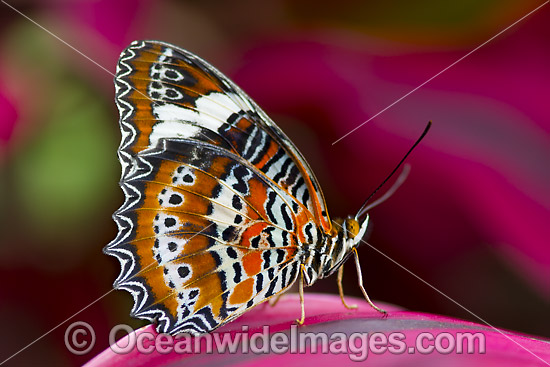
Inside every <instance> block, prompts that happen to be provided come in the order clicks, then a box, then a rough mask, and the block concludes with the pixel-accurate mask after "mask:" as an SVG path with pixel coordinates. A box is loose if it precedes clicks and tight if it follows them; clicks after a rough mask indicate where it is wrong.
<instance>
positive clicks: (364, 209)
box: [355, 121, 432, 219]
mask: <svg viewBox="0 0 550 367" xmlns="http://www.w3.org/2000/svg"><path fill="white" fill-rule="evenodd" d="M430 127H432V122H431V121H428V124H427V125H426V127H425V128H424V131H423V132H422V135H420V137H419V138H418V139H417V140H416V142H415V143H414V144H413V146H412V147H411V148H410V149H409V151H408V152H407V154H405V156H404V157H403V158H402V159H401V160H400V161H399V163H398V164H397V166H395V168H394V169H393V171H391V173H390V174H389V175H388V177H386V179H385V180H384V181H382V183H381V184H380V185H379V186H378V187H377V188H376V189H375V190H374V191H373V192H372V194H370V196H369V197H368V198H367V200H365V202H364V203H363V205H361V209H359V211H358V212H357V215H356V216H355V218H356V219H358V218H360V217H361V216H363V215H364V214H365V213H366V212H368V211H369V210H370V209H372V208H374V207H375V206H376V205H378V204H380V203H382V202H383V201H385V200H386V199H388V198H389V197H390V196H391V195H392V194H393V193H394V192H395V191H396V190H397V188H398V187H399V186H401V184H402V183H403V182H404V181H405V179H406V178H407V175H408V173H409V171H410V166H408V165H407V166H405V168H404V169H403V173H401V175H399V178H398V179H397V181H396V183H395V184H394V185H393V186H392V187H391V188H390V190H388V192H387V193H386V194H385V195H384V196H382V197H381V198H380V199H378V200H376V201H375V202H374V203H372V204H371V205H368V206H367V204H368V203H369V201H370V199H372V197H373V196H374V195H375V194H376V193H377V192H378V190H380V188H381V187H382V186H384V185H385V184H386V182H388V180H389V179H390V178H391V177H392V176H393V175H394V174H395V172H397V170H398V169H399V167H401V165H402V164H403V162H405V160H406V159H407V157H408V156H409V154H411V152H412V151H413V150H414V148H416V146H417V145H418V144H420V142H421V141H422V139H424V137H425V136H426V134H427V133H428V131H429V130H430Z"/></svg>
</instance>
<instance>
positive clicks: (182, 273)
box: [178, 266, 189, 279]
mask: <svg viewBox="0 0 550 367" xmlns="http://www.w3.org/2000/svg"><path fill="white" fill-rule="evenodd" d="M178 275H179V276H180V278H182V279H184V278H186V277H187V276H188V275H189V268H188V267H187V266H180V267H179V268H178Z"/></svg>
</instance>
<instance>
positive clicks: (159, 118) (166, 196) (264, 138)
mask: <svg viewBox="0 0 550 367" xmlns="http://www.w3.org/2000/svg"><path fill="white" fill-rule="evenodd" d="M115 88H116V104H117V107H118V109H119V112H120V129H121V132H122V142H121V144H120V147H119V150H118V156H119V160H120V163H121V165H122V176H121V180H120V186H121V188H122V190H123V192H124V194H125V201H124V204H123V205H122V206H121V207H120V208H119V209H118V210H117V211H116V212H115V214H114V215H113V218H114V220H115V222H116V223H117V226H118V235H117V237H116V238H115V239H114V240H113V241H112V242H111V243H110V244H109V245H107V246H106V247H105V249H104V252H105V253H106V254H109V255H113V256H115V257H117V258H118V260H119V261H120V263H121V267H122V270H121V273H120V275H119V276H118V278H117V280H116V281H115V284H114V287H115V288H117V289H125V290H127V291H129V292H130V293H131V294H132V296H133V298H134V306H133V309H132V312H131V315H132V316H134V317H138V318H142V319H147V320H151V321H156V322H157V330H158V331H159V332H166V333H171V334H176V333H180V332H187V333H191V334H195V335H198V334H202V333H207V332H210V331H212V330H214V329H216V328H217V327H219V326H221V325H224V324H225V323H227V322H229V321H231V320H233V319H235V318H236V317H238V316H239V315H241V314H242V313H243V312H245V311H247V310H248V309H250V308H252V307H254V306H256V305H258V304H260V303H262V302H265V301H266V300H268V299H270V298H272V297H274V296H276V295H280V294H281V293H282V292H285V291H286V290H288V288H289V287H290V286H291V285H292V284H293V283H294V282H295V281H296V280H297V279H299V285H300V288H299V290H300V296H301V300H302V302H301V306H302V318H301V319H300V320H298V322H299V323H303V320H304V305H303V303H304V302H303V286H304V285H305V286H309V285H311V284H313V283H314V282H315V281H316V280H317V279H320V278H324V277H327V276H329V275H331V274H333V273H334V272H335V271H336V270H338V283H339V289H340V295H341V297H342V301H344V299H343V292H342V270H343V266H342V265H343V263H344V261H345V260H346V259H347V258H348V257H349V256H350V255H351V254H352V253H353V254H354V255H355V260H356V265H357V269H358V272H359V275H360V271H359V269H360V268H359V263H358V257H357V251H356V250H355V248H356V247H357V246H358V245H359V243H360V241H361V239H362V237H363V235H364V234H365V232H366V230H367V226H368V223H369V217H368V214H367V213H366V212H367V209H368V208H366V207H365V205H364V206H363V208H362V209H361V210H360V211H359V212H358V214H357V215H355V216H353V217H348V218H346V219H335V220H331V219H330V218H329V215H328V212H327V209H326V205H325V200H324V198H323V193H322V192H321V189H320V187H319V183H318V182H317V179H316V178H315V175H314V174H313V172H312V170H311V168H310V167H309V165H308V163H307V162H306V160H305V159H304V157H303V156H302V154H301V153H300V152H299V151H298V149H297V148H296V147H295V146H294V144H293V143H292V142H291V141H290V140H289V139H288V137H287V136H286V135H285V134H284V133H283V132H282V130H281V129H280V128H279V127H278V126H277V125H276V124H275V123H274V122H273V121H272V120H271V119H270V118H269V117H268V116H267V115H266V114H265V113H264V111H262V110H261V109H260V108H259V107H258V106H257V105H256V103H254V101H252V100H251V99H250V97H248V96H247V95H246V94H245V93H244V92H243V91H242V90H241V89H240V88H239V87H238V86H236V85H235V84H234V83H233V82H232V81H231V80H229V79H228V78H227V77H225V76H224V75H223V74H222V73H220V72H219V71H218V70H217V69H216V68H214V67H212V66H211V65H210V64H208V63H207V62H205V61H204V60H202V59H201V58H199V57H197V56H195V55H193V54H192V53H190V52H188V51H185V50H182V49H180V48H178V47H175V46H173V45H170V44H167V43H162V42H157V41H136V42H133V43H132V44H131V45H130V46H129V47H128V48H127V49H125V50H124V51H123V52H122V54H121V56H120V59H119V62H118V65H117V72H116V77H115ZM411 150H412V148H411ZM409 152H410V151H409ZM396 169H397V168H396ZM394 171H395V170H394ZM370 207H372V204H371V206H370ZM370 207H369V208H370ZM360 286H361V289H362V291H363V294H364V295H365V298H366V299H367V301H368V302H369V304H370V305H371V306H372V307H374V308H375V309H377V310H379V311H380V312H384V311H383V310H381V309H379V308H378V307H376V306H375V305H374V304H372V302H371V301H370V300H369V298H368V296H367V294H366V292H365V291H364V288H363V286H362V283H361V282H360ZM344 305H346V304H345V302H344ZM346 307H349V306H347V305H346Z"/></svg>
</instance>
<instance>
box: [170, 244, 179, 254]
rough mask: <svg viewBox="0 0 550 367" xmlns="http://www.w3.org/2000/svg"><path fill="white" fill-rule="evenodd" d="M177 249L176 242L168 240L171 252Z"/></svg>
mask: <svg viewBox="0 0 550 367" xmlns="http://www.w3.org/2000/svg"><path fill="white" fill-rule="evenodd" d="M177 249H178V244H177V243H175V242H169V243H168V250H170V251H171V252H175V251H176V250H177Z"/></svg>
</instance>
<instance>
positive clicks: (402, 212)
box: [0, 0, 550, 365]
mask: <svg viewBox="0 0 550 367" xmlns="http://www.w3.org/2000/svg"><path fill="white" fill-rule="evenodd" d="M8 3H9V4H11V5H13V6H14V7H16V8H17V9H18V10H20V11H21V12H23V13H24V14H26V15H27V16H29V17H30V18H32V19H33V20H35V21H37V22H38V23H39V24H41V25H42V26H44V27H46V28H48V29H49V30H51V31H52V32H54V33H55V34H57V35H58V36H59V37H60V38H62V39H63V40H65V41H67V42H68V43H70V44H71V45H73V46H75V47H76V48H77V49H78V50H80V51H81V52H83V53H84V54H86V55H88V56H89V57H90V58H91V59H93V60H94V61H95V62H97V63H98V64H100V65H101V66H103V67H104V68H106V69H107V70H108V71H109V72H111V73H114V71H115V65H116V62H117V59H118V56H119V54H120V52H121V51H122V49H123V48H125V47H126V46H127V45H128V44H129V43H130V42H131V41H133V40H136V39H158V40H162V41H166V42H170V43H173V44H175V45H178V46H180V47H182V48H186V49H188V50H190V51H192V52H194V53H196V54H197V55H199V56H201V57H203V58H205V59H206V60H207V61H209V62H210V63H212V64H213V65H215V66H216V67H218V68H219V69H220V70H221V71H222V72H224V73H225V74H226V75H228V76H229V77H230V78H232V79H233V80H234V81H235V82H236V83H237V84H239V85H240V86H241V87H242V88H243V89H244V90H245V91H246V92H247V93H248V94H250V95H251V97H253V98H254V99H255V100H256V101H257V102H258V103H259V104H260V106H262V107H263V108H264V109H265V110H266V112H267V113H268V114H269V115H270V116H271V117H272V118H273V119H274V120H275V121H276V122H277V123H278V124H279V125H280V126H281V127H282V128H283V130H284V131H285V132H286V133H287V134H288V135H289V136H290V137H291V138H292V139H293V141H294V142H295V143H296V145H297V146H298V147H299V149H300V150H301V151H302V153H304V155H305V156H306V158H307V159H308V161H309V162H310V164H311V165H312V167H313V169H314V171H315V173H316V175H317V177H318V179H319V180H320V182H321V186H322V188H323V191H324V193H325V197H326V199H327V202H328V207H329V210H330V214H331V215H332V216H333V217H336V216H346V215H348V214H354V213H355V212H356V211H357V210H358V208H359V206H360V205H361V203H362V202H363V201H364V199H365V198H366V197H367V196H368V195H369V194H370V193H371V192H372V190H373V189H374V188H375V187H376V186H378V184H379V183H380V182H381V181H382V180H383V179H384V177H385V176H386V175H387V174H388V173H389V172H390V171H391V169H392V168H393V167H394V165H395V164H396V163H397V162H398V161H399V160H400V159H401V157H402V156H403V154H404V153H405V152H406V151H407V150H408V148H409V147H410V146H411V144H412V143H413V142H414V140H415V139H416V138H417V137H418V135H419V134H420V132H421V131H422V129H423V128H424V126H425V124H426V123H427V121H428V120H432V121H433V122H434V126H433V128H432V130H431V131H430V133H429V135H428V136H427V137H426V139H425V140H424V141H423V142H422V144H421V145H420V146H419V147H418V148H417V149H416V150H415V152H414V153H413V154H412V156H411V157H410V158H409V160H408V162H409V163H410V164H411V165H412V172H411V174H410V176H409V179H408V180H407V181H406V183H405V184H404V185H403V186H402V188H401V189H400V190H399V191H398V192H397V193H396V194H395V195H394V196H393V197H392V198H391V199H390V200H388V201H387V202H386V203H384V204H383V205H381V206H379V207H377V208H375V209H374V210H372V212H371V218H372V222H373V227H372V235H371V237H370V238H369V239H368V241H369V243H370V244H372V245H373V246H374V247H376V248H377V249H379V250H380V251H382V252H383V253H385V254H387V255H388V256H389V257H391V258H392V259H393V260H395V261H396V262H398V263H399V264H401V265H402V266H404V267H405V268H407V269H409V270H410V271H412V272H413V273H414V274H417V275H418V276H420V277H421V278H422V279H424V280H426V281H427V282H428V283H430V284H431V285H433V286H434V287H436V288H437V289H439V290H441V291H442V292H444V293H445V294H447V295H448V296H449V297H451V298H453V299H454V300H456V301H457V302H459V303H460V304H462V305H463V306H464V307H466V308H468V309H469V310H471V311H472V312H473V313H475V314H477V315H478V316H480V317H481V318H483V319H484V320H486V321H488V322H489V323H491V324H492V325H494V326H497V327H503V328H508V329H513V330H517V331H519V332H524V333H530V334H535V335H540V336H546V337H549V336H550V318H549V317H548V309H549V306H550V251H549V246H550V243H549V242H550V192H549V189H548V188H549V187H550V166H549V159H550V109H549V108H548V97H549V96H550V72H549V69H548V65H550V48H549V47H548V45H549V44H550V32H548V24H549V22H550V7H549V6H550V5H547V6H545V7H543V8H542V9H541V10H540V11H538V12H536V13H534V14H532V15H531V16H529V17H528V18H526V19H525V20H524V21H522V22H521V23H519V24H517V25H516V26H514V27H513V28H511V29H510V30H508V31H507V32H505V33H504V34H502V35H501V36H499V37H498V38H496V39H495V40H493V41H492V42H490V43H488V44H487V45H485V46H484V47H482V48H481V49H479V50H478V51H476V52H475V53H473V54H472V55H470V56H469V57H467V58H466V59H464V60H462V61H461V62H459V63H458V64H456V65H455V66H454V67H452V68H451V69H449V70H447V71H446V72H444V73H443V74H441V75H439V76H438V77H437V78H435V79H434V80H433V81H431V82H430V83H428V84H427V85H425V86H424V87H422V88H421V89H419V90H418V91H416V92H415V93H413V94H412V95H410V96H409V97H408V98H406V99H404V100H403V101H401V102H400V103H398V104H396V105H395V106H393V107H392V108H390V109H389V110H387V111H386V112H384V113H382V114H381V115H380V116H378V117H376V118H375V119H373V120H372V121H371V122H369V123H368V124H366V125H365V126H363V127H361V128H360V129H359V130H357V131H356V132H354V133H353V134H351V135H349V136H348V137H346V138H345V139H343V140H341V141H340V142H338V143H337V144H334V145H332V143H333V142H334V141H336V140H337V139H339V138H340V137H342V136H343V135H345V134H346V133H347V132H349V131H350V130H352V129H353V128H355V127H356V126H358V125H359V124H361V123H362V122H363V121H365V120H367V119H369V118H370V117H371V116H373V115H375V114H376V113H378V112H379V111H380V110H382V109H384V108H385V107H386V106H388V105H389V104H391V103H393V102H394V101H395V100H396V99H398V98H400V97H402V96H403V95H405V94H406V93H408V92H409V91H411V90H412V89H414V88H415V87H417V86H418V85H420V84H421V83H423V82H425V81H426V80H427V79H429V78H431V77H432V76H434V75H435V74H437V73H438V72H440V71H441V70H443V69H444V68H446V67H447V66H449V65H450V64H452V63H453V62H455V61H456V60H458V59H459V58H461V57H462V56H464V55H466V54H467V53H468V52H470V51H471V50H473V49H474V48H476V47H477V46H478V45H480V44H482V43H483V42H485V41H486V40H488V39H489V38H491V37H492V36H494V35H495V34H496V33H498V32H500V31H501V30H503V29H504V28H506V27H507V26H509V25H510V24H512V23H514V22H515V21H516V20H518V19H519V18H521V17H522V16H524V15H525V14H527V13H528V12H530V11H531V10H533V9H534V8H536V7H537V6H538V5H540V4H542V3H543V2H542V1H522V2H518V1H496V0H483V1H476V2H474V1H468V2H459V1H456V2H452V3H445V4H444V5H443V3H441V2H439V1H435V0H421V1H416V2H414V3H412V2H408V1H404V0H401V1H394V2H391V3H388V4H387V5H385V4H380V3H379V2H376V1H358V0H355V1H353V0H346V1H340V2H339V3H338V4H337V6H336V7H335V6H334V5H335V4H334V3H332V2H326V1H315V2H314V1H289V0H287V1H282V0H279V1H276V0H269V1H263V2H254V1H246V2H239V4H236V3H234V2H232V3H223V4H221V3H218V2H216V3H213V2H204V3H199V2H193V1H182V2H178V1H158V2H154V1H145V0H142V1H138V0H124V1H117V2H112V1H89V0H81V1H53V0H52V1H40V2H39V1H15V0H14V1H11V2H10V1H8ZM413 4H414V5H413ZM0 8H1V9H2V11H1V13H0V20H1V21H0V30H1V33H0V55H1V56H0V236H1V237H0V276H1V278H2V281H1V282H0V325H2V329H3V330H9V331H10V332H11V333H10V336H9V337H3V338H2V340H3V342H2V343H1V345H0V361H2V360H4V359H6V358H8V357H9V356H11V355H12V354H13V353H15V352H17V351H18V350H20V349H21V348H23V347H24V346H25V345H27V344H28V343H30V342H32V341H34V340H35V339H36V338H38V337H39V336H41V335H42V334H43V333H45V332H47V331H49V330H50V329H52V328H53V327H55V326H56V325H58V324H59V323H60V322H62V321H64V320H65V319H67V318H68V317H69V316H71V315H72V314H74V313H75V312H77V311H79V310H80V309H82V308H83V307H85V306H86V305H88V304H89V303H90V302H92V301H94V300H96V299H97V298H98V297H100V296H102V295H104V294H105V293H107V292H108V291H109V290H110V289H111V286H112V282H113V280H114V279H115V277H116V275H117V274H118V272H119V269H118V262H117V260H116V259H115V258H111V257H108V256H105V255H103V254H102V252H101V249H102V248H103V246H104V245H106V244H107V243H108V242H109V241H110V240H111V239H113V238H114V236H115V234H116V226H115V224H114V222H113V221H112V220H111V214H112V213H113V211H114V210H116V209H117V208H118V207H119V206H120V204H121V203H122V200H123V198H122V192H121V190H120V189H119V187H118V185H117V181H118V179H119V175H120V166H119V163H118V161H117V158H116V148H117V146H118V142H119V139H120V133H119V130H118V123H117V121H118V112H117V111H116V108H115V105H114V87H113V83H112V80H113V75H110V74H109V73H108V72H107V71H105V70H102V69H101V68H100V67H98V66H97V65H95V64H94V63H92V62H90V61H89V60H86V59H85V58H84V57H82V56H81V55H79V54H78V53H76V52H75V51H73V50H71V49H70V48H69V47H67V46H66V45H64V44H62V43H60V42H59V41H58V40H56V39H55V38H53V37H52V36H50V35H48V34H47V33H46V32H44V31H43V30H41V29H40V28H38V27H37V26H35V25H33V24H32V23H31V22H30V21H28V20H26V19H25V18H23V17H22V16H21V15H18V14H17V13H16V12H14V11H12V10H11V9H10V8H8V7H7V6H6V5H3V4H0ZM359 253H360V256H361V262H362V266H363V275H364V281H365V284H366V288H367V290H368V292H369V294H370V296H371V297H372V298H374V299H378V300H381V301H384V302H390V303H394V304H397V305H399V306H401V307H404V308H407V309H411V310H415V311H420V312H432V313H438V314H442V315H446V316H451V317H460V318H465V319H467V320H472V321H476V322H479V320H477V319H475V318H474V317H473V316H472V315H471V314H469V313H467V312H466V311H464V310H463V309H461V308H460V307H458V306H457V305H455V304H454V303H452V302H450V301H449V300H448V299H446V298H445V297H443V296H441V295H440V294H439V293H437V292H436V291H434V290H433V289H431V288H430V287H429V286H427V285H425V284H424V283H422V282H421V281H419V280H418V279H416V278H415V277H414V276H412V275H410V274H409V273H407V272H406V271H404V270H403V269H401V268H400V267H399V266H397V265H395V264H394V263H393V262H391V261H390V260H388V259H386V258H385V257H383V256H382V255H380V254H378V253H377V252H376V251H374V250H373V249H370V248H369V247H368V246H362V247H360V249H359ZM346 269H347V271H346V274H345V290H346V293H347V294H349V295H356V296H359V295H360V291H359V289H358V287H357V280H356V277H355V271H354V270H353V266H352V265H348V266H347V267H346ZM308 291H317V292H331V293H336V292H337V287H336V279H335V278H334V279H327V280H324V281H320V282H319V283H318V284H315V285H314V286H313V287H312V288H309V289H308ZM131 304H132V300H131V297H130V295H129V294H128V293H126V292H118V291H117V292H112V293H110V294H109V295H107V296H106V297H104V298H102V299H101V300H100V301H99V302H97V303H96V304H94V305H93V306H91V307H89V308H88V309H86V310H85V311H84V312H82V313H81V314H79V315H78V316H76V317H75V318H74V319H72V320H71V321H69V322H68V323H66V324H64V325H61V326H60V327H59V328H58V329H56V330H55V331H53V332H52V333H51V334H49V335H47V336H46V337H45V338H43V339H42V340H40V341H39V342H37V343H36V344H34V345H33V346H31V347H30V348H28V349H27V350H25V351H23V352H22V353H20V354H19V355H17V356H16V357H14V358H13V359H12V360H10V362H8V363H7V364H6V365H26V364H31V363H35V364H36V363H38V364H43V365H77V364H82V363H84V362H86V361H88V360H89V359H91V358H92V357H93V356H94V355H95V354H97V353H99V352H100V351H101V350H103V349H105V348H106V347H107V346H108V332H109V330H110V328H111V327H113V326H114V325H116V324H119V323H127V324H130V325H132V326H134V327H138V326H140V325H143V323H141V322H140V321H138V320H133V319H131V318H130V317H129V316H128V313H129V310H130V307H131ZM306 310H307V305H306ZM296 311H297V315H298V312H299V306H298V305H297V306H296ZM79 320H81V321H86V322H88V323H90V324H91V325H93V327H94V329H95V331H96V335H97V342H96V346H95V347H94V349H93V350H92V351H91V352H90V353H89V354H87V355H84V356H75V355H72V354H71V353H69V352H68V351H67V349H66V348H65V345H64V342H63V336H64V331H65V329H66V327H67V326H68V325H69V324H70V322H72V321H79Z"/></svg>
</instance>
